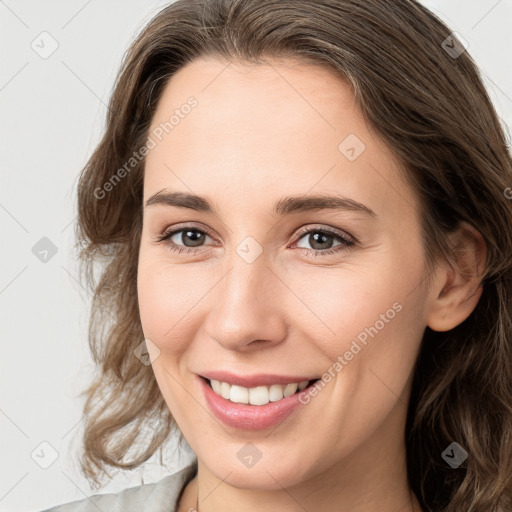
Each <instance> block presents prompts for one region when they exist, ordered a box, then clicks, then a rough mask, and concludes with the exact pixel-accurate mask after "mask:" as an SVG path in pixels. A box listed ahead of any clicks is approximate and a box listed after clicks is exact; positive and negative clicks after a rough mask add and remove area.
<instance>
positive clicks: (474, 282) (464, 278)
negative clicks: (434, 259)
mask: <svg viewBox="0 0 512 512" xmlns="http://www.w3.org/2000/svg"><path fill="white" fill-rule="evenodd" d="M450 239H451V246H452V254H453V258H454V260H455V263H456V265H455V266H453V265H451V264H450V263H448V262H445V264H444V265H443V266H442V267H441V268H440V269H438V272H437V277H436V279H435V285H434V286H433V288H432V297H431V301H430V308H429V311H428V316H427V325H428V327H430V328H431V329H432V330H434V331H449V330H450V329H453V328H454V327H456V326H457V325H459V324H461V323H462V322H463V321H464V320H466V318H467V317H468V316H469V315H470V314H471V313H472V312H473V310H474V309H475V307H476V305H477V304H478V301H479V299H480V297H481V295H482V292H483V285H482V284H481V281H482V275H483V272H484V269H485V264H486V257H487V246H486V243H485V241H484V239H483V237H482V235H481V234H480V233H479V232H478V231H477V230H476V229H475V228H474V227H473V226H471V225H470V224H468V223H467V222H461V224H460V226H459V229H458V230H457V232H455V233H453V234H452V235H451V236H450Z"/></svg>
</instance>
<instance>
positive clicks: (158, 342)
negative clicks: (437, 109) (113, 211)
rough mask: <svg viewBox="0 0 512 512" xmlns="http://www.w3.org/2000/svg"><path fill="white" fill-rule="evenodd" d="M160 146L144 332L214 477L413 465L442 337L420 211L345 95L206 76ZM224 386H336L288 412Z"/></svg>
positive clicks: (331, 78) (200, 70)
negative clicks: (422, 396) (420, 399)
mask: <svg viewBox="0 0 512 512" xmlns="http://www.w3.org/2000/svg"><path fill="white" fill-rule="evenodd" d="M191 96H193V97H194V101H193V102H191V101H189V104H190V105H192V104H193V106H192V107H191V108H186V107H184V105H186V104H187V100H188V99H189V98H190V97H191ZM173 114H176V115H175V118H174V120H173V121H172V123H173V125H172V127H171V128H172V129H169V118H170V117H171V116H172V115H173ZM166 122H167V125H165V123H166ZM162 126H167V131H168V133H166V130H163V136H162ZM149 134H150V135H151V134H154V135H152V138H153V142H154V143H155V144H151V145H152V146H153V145H154V147H152V149H151V150H150V152H149V154H148V156H147V160H146V167H145V176H144V197H143V200H144V213H143V219H144V221H143V230H142V238H141V245H140V254H139V267H138V299H139V307H140V318H141V322H142V327H143V331H144V335H145V338H146V339H147V340H150V342H148V348H149V351H150V354H152V356H153V358H154V361H153V370H154V373H155V377H156V380H157V382H158V385H159V387H160V390H161V392H162V395H163V397H164V399H165V401H166V403H167V405H168V407H169V409H170V411H171V413H172V415H173V417H174V418H175V420H176V422H177V424H178V426H179V428H180V429H181V431H182V432H183V434H184V436H185V438H186V439H187V441H188V443H189V444H190V446H191V447H192V449H193V450H194V452H195V453H196V455H197V456H198V458H199V460H200V462H201V463H203V464H204V465H205V467H207V468H208V470H209V471H210V472H211V473H212V474H215V475H217V476H218V477H219V478H222V479H224V478H225V477H226V475H228V473H229V477H228V478H227V479H226V482H230V483H231V484H232V485H234V486H236V487H244V488H253V489H274V488H278V487H279V488H280V486H285V487H287V486H293V485H295V484H300V483H301V482H303V481H305V480H306V479H314V478H315V477H317V476H318V475H321V474H322V472H325V471H328V470H330V469H332V468H335V467H341V466H343V465H344V464H348V463H349V462H350V463H351V468H360V469H361V470H363V468H365V469H366V470H367V471H370V468H375V467H376V466H378V461H380V460H382V461H384V460H387V459H389V458H390V457H391V458H393V457H396V453H398V452H399V450H400V449H401V448H403V428H404V427H403V425H404V424H405V416H406V412H407V401H408V397H409V395H408V393H409V389H410V382H411V375H412V370H413V365H414V363H415V360H416V357H417V354H418V350H419V345H420V341H421V337H422V334H423V331H424V328H425V326H426V324H427V321H426V318H427V312H426V303H427V296H426V293H427V292H426V290H425V289H424V287H423V285H422V278H423V272H424V264H425V260H424V253H423V249H422V245H421V233H420V218H419V208H418V204H417V201H416V199H415V196H414V193H413V191H412V190H411V189H410V188H409V187H408V186H407V184H406V183H405V182H404V181H403V180H402V178H401V176H400V173H399V169H398V161H397V160H396V158H395V157H394V155H393V154H392V153H391V151H390V150H389V149H388V148H387V146H386V145H385V144H384V143H383V142H382V141H381V140H380V139H379V137H378V136H377V134H376V133H375V132H374V131H373V130H372V128H371V127H370V126H368V125H367V124H366V123H365V121H364V119H363V116H362V114H361V112H360V111H359V109H358V108H357V107H356V104H355V101H354V98H353V95H352V93H351V90H350V89H349V87H348V86H347V85H346V83H345V82H344V81H343V80H342V79H341V78H339V77H337V76H336V75H334V74H332V73H331V72H329V71H326V70H323V69H322V68H319V67H316V66H314V65H312V64H305V63H297V62H294V61H291V60H287V61H272V65H268V64H266V65H259V66H255V65H250V64H240V63H234V62H232V63H231V64H230V65H229V66H228V67H226V63H222V62H220V61H217V60H213V59H202V60H197V61H194V62H192V63H189V64H188V65H187V66H185V67H184V68H182V69H181V70H180V71H179V72H178V73H177V74H175V75H174V76H173V78H172V79H171V80H170V82H169V83H168V84H167V86H166V88H165V90H164V92H163V94H162V96H161V98H160V102H159V104H158V108H157V111H156V113H155V116H154V119H153V121H152V125H151V128H150V132H149ZM155 134H156V135H155ZM159 139H161V140H159ZM175 193H181V194H182V195H181V196H180V197H181V199H180V197H177V196H171V195H169V194H175ZM165 194H168V195H167V196H166V195H165ZM185 194H190V195H194V196H200V197H201V198H203V200H202V201H193V200H192V199H191V198H185V196H184V195H185ZM309 196H313V198H312V199H310V200H304V199H305V198H306V197H309ZM184 198H185V199H184ZM286 198H298V199H286ZM327 198H331V199H327ZM342 198H343V201H342V200H341V199H342ZM148 202H149V203H150V204H147V203H148ZM166 235H168V236H167V238H166V239H165V240H161V239H162V238H164V237H165V236H166ZM218 371H224V372H228V373H229V374H230V375H228V376H226V375H223V376H221V377H223V378H221V379H214V380H225V381H226V380H227V382H228V383H230V379H231V381H237V377H238V378H240V379H243V377H246V376H258V375H262V374H265V375H268V374H270V375H271V377H270V380H272V379H275V382H274V384H279V383H280V382H281V381H280V380H279V376H281V377H282V378H283V382H296V380H297V379H299V378H304V379H305V380H312V379H320V380H319V381H317V383H316V384H314V385H312V386H309V387H307V388H306V389H304V390H302V391H301V392H300V393H296V394H295V395H290V396H289V397H286V398H284V399H283V402H286V404H285V405H284V406H283V405H280V404H281V400H276V401H270V402H269V403H268V404H267V405H251V404H247V405H241V404H240V403H238V404H236V403H232V402H231V401H229V400H226V399H225V398H222V397H220V398H219V397H218V395H217V394H216V393H214V391H212V390H211V389H210V387H209V386H208V384H206V383H205V381H204V379H203V378H202V377H200V376H205V375H215V374H214V373H212V372H218ZM217 377H218V375H217ZM294 379H296V380H294ZM237 382H238V381H237ZM240 382H243V383H247V384H248V385H247V386H246V387H247V388H251V387H259V385H262V382H263V381H261V382H260V381H258V379H256V380H253V381H243V380H241V381H240ZM240 382H239V383H240ZM265 382H266V381H265ZM251 384H258V385H252V386H251ZM270 384H272V383H271V382H269V383H268V385H270ZM220 386H221V392H222V389H224V390H227V392H228V393H232V395H231V396H232V397H233V399H234V400H238V399H240V397H242V398H241V400H243V399H244V398H245V397H247V393H246V394H244V393H245V390H244V389H238V388H235V389H236V390H237V391H236V392H234V391H233V390H231V391H230V388H229V387H228V386H227V385H224V384H221V385H220ZM291 388H293V386H292V387H291ZM277 389H278V388H276V387H275V386H274V390H277ZM289 390H290V388H289ZM292 390H293V389H292ZM315 390H316V391H315ZM299 391H300V390H299ZM238 393H240V394H238ZM251 393H252V397H253V399H254V400H258V399H261V400H262V401H265V400H268V399H269V398H268V396H267V397H265V395H264V394H262V390H261V389H260V390H259V391H252V392H251V391H250V392H249V395H251ZM285 394H286V393H285ZM212 397H213V398H212ZM261 397H263V398H261ZM297 397H300V400H299V399H298V398H297ZM274 398H276V397H274ZM219 409H221V410H222V411H224V412H219ZM248 443H252V444H248ZM244 450H245V451H244ZM251 457H252V459H251ZM249 459H251V460H256V462H249ZM269 474H271V475H272V477H270V476H269ZM276 481H277V482H279V484H277V483H276Z"/></svg>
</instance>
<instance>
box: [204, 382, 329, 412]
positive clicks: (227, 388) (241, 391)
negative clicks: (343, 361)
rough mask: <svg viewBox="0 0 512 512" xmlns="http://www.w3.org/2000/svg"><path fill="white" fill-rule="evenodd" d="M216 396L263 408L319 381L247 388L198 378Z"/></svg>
mask: <svg viewBox="0 0 512 512" xmlns="http://www.w3.org/2000/svg"><path fill="white" fill-rule="evenodd" d="M199 377H200V378H201V379H202V380H203V381H204V382H205V383H206V384H207V385H208V386H209V388H210V389H211V390H212V391H213V392H214V393H215V394H216V395H218V396H220V397H222V398H224V399H225V400H229V401H230V402H233V403H238V404H245V405H253V406H263V405H266V404H268V403H269V402H279V401H281V400H283V399H284V398H287V397H289V396H292V395H296V394H298V393H300V392H302V391H304V390H307V389H308V388H309V387H311V386H313V385H314V384H315V383H316V382H318V381H319V380H320V379H319V378H316V379H310V380H303V381H301V382H294V383H288V384H277V383H276V384H270V385H265V386H263V385H262V386H255V387H251V388H247V387H244V386H239V385H236V384H230V383H228V382H223V381H219V380H215V379H208V378H206V377H203V376H201V375H200V376H199Z"/></svg>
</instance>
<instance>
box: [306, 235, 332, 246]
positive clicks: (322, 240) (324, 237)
mask: <svg viewBox="0 0 512 512" xmlns="http://www.w3.org/2000/svg"><path fill="white" fill-rule="evenodd" d="M309 239H310V240H309V243H310V244H311V247H313V248H314V249H329V248H330V247H332V237H331V236H330V235H326V234H325V233H314V234H312V235H310V236H309ZM318 239H320V242H319V241H318ZM329 239H330V243H327V242H326V240H329ZM326 243H327V247H325V246H321V247H315V245H322V244H326Z"/></svg>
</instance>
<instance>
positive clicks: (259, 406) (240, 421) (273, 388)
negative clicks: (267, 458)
mask: <svg viewBox="0 0 512 512" xmlns="http://www.w3.org/2000/svg"><path fill="white" fill-rule="evenodd" d="M197 377H198V381H199V384H200V388H201V391H202V393H203V397H204V400H205V402H206V405H207V407H208V408H209V410H210V411H211V413H212V414H213V416H215V418H217V419H218V420H220V421H222V422H223V423H224V425H226V426H228V427H231V428H234V429H236V430H245V431H248V430H252V431H258V430H264V429H268V428H271V427H275V426H276V425H278V424H279V423H282V422H283V421H285V419H286V418H288V416H290V415H292V414H294V417H297V415H299V416H298V417H300V414H301V413H299V412H295V413H294V411H303V412H302V414H305V410H306V409H307V408H306V407H304V405H305V403H309V400H308V401H307V402H304V399H302V398H301V394H302V393H308V388H310V387H311V386H314V385H315V383H316V382H317V381H319V380H320V379H317V378H315V379H310V380H303V381H300V382H296V383H290V382H288V383H286V384H284V383H283V384H268V385H265V386H262V385H260V386H256V387H252V388H245V387H243V386H238V385H236V384H233V385H231V384H229V383H228V382H224V381H218V380H215V379H209V378H207V377H204V376H202V375H197ZM274 377H275V376H274ZM237 380H238V381H239V382H240V381H241V380H242V378H238V379H237ZM245 380H246V381H247V380H249V379H245ZM258 380H259V382H260V383H261V380H262V377H261V376H260V377H258ZM278 380H279V379H278ZM280 380H289V379H287V378H284V377H281V379H280ZM299 385H300V387H299ZM301 404H302V405H301ZM317 407H318V406H317Z"/></svg>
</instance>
